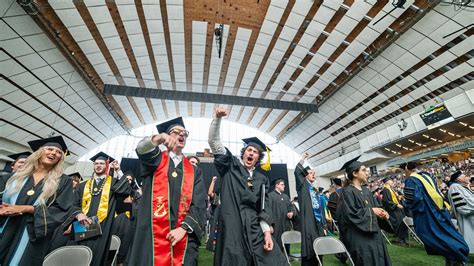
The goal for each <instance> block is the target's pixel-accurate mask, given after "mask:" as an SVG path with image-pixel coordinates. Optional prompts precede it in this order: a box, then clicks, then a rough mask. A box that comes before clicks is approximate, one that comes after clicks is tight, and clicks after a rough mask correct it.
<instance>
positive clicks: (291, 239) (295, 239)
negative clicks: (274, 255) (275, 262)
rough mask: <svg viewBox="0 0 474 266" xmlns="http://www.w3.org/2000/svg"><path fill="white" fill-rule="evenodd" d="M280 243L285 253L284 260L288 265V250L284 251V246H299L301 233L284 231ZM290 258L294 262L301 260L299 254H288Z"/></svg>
mask: <svg viewBox="0 0 474 266" xmlns="http://www.w3.org/2000/svg"><path fill="white" fill-rule="evenodd" d="M281 243H282V245H283V251H285V256H286V260H287V261H288V263H290V258H289V257H288V255H287V252H290V251H289V250H288V251H287V250H286V247H285V244H301V233H300V232H299V231H286V232H283V234H282V235H281ZM290 256H291V257H292V258H294V259H296V260H299V259H301V254H299V255H297V254H290Z"/></svg>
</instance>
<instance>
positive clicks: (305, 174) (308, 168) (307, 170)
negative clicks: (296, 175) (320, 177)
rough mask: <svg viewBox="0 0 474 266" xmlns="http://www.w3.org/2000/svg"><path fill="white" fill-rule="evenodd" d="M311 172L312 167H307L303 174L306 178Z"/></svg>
mask: <svg viewBox="0 0 474 266" xmlns="http://www.w3.org/2000/svg"><path fill="white" fill-rule="evenodd" d="M309 170H311V167H310V166H306V167H305V168H304V169H303V174H304V176H307V175H308V174H309Z"/></svg>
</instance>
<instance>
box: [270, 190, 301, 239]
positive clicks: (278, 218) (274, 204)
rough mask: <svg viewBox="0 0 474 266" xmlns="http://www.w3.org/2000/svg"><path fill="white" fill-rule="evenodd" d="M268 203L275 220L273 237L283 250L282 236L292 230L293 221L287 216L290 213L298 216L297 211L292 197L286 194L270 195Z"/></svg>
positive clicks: (273, 192) (272, 193)
mask: <svg viewBox="0 0 474 266" xmlns="http://www.w3.org/2000/svg"><path fill="white" fill-rule="evenodd" d="M268 203H269V204H268V205H269V207H270V210H271V213H272V216H273V220H274V223H273V236H274V237H275V239H276V241H278V245H279V246H280V248H283V247H282V245H281V243H282V242H281V235H282V234H283V232H285V231H289V230H291V221H290V219H288V216H287V215H288V213H289V212H293V215H296V211H295V210H293V206H292V205H291V201H290V197H288V195H286V194H285V193H278V192H276V191H272V192H270V193H268Z"/></svg>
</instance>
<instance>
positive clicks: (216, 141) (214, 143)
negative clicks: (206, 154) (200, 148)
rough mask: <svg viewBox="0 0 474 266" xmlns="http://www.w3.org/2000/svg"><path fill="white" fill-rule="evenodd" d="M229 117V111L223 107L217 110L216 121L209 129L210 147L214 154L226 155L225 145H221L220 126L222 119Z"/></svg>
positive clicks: (215, 113) (213, 121)
mask: <svg viewBox="0 0 474 266" xmlns="http://www.w3.org/2000/svg"><path fill="white" fill-rule="evenodd" d="M224 116H227V110H226V109H225V108H222V107H218V108H216V110H215V111H214V119H213V120H212V122H211V126H210V128H209V138H208V141H209V147H211V151H212V152H213V153H214V154H221V155H224V154H226V150H225V147H224V145H223V144H222V143H221V139H220V126H221V120H222V117H224Z"/></svg>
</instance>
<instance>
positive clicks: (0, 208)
mask: <svg viewBox="0 0 474 266" xmlns="http://www.w3.org/2000/svg"><path fill="white" fill-rule="evenodd" d="M24 207H32V206H23V205H10V204H7V203H3V204H2V205H0V216H18V215H23V213H24V212H28V211H27V210H26V209H25V208H24Z"/></svg>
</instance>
